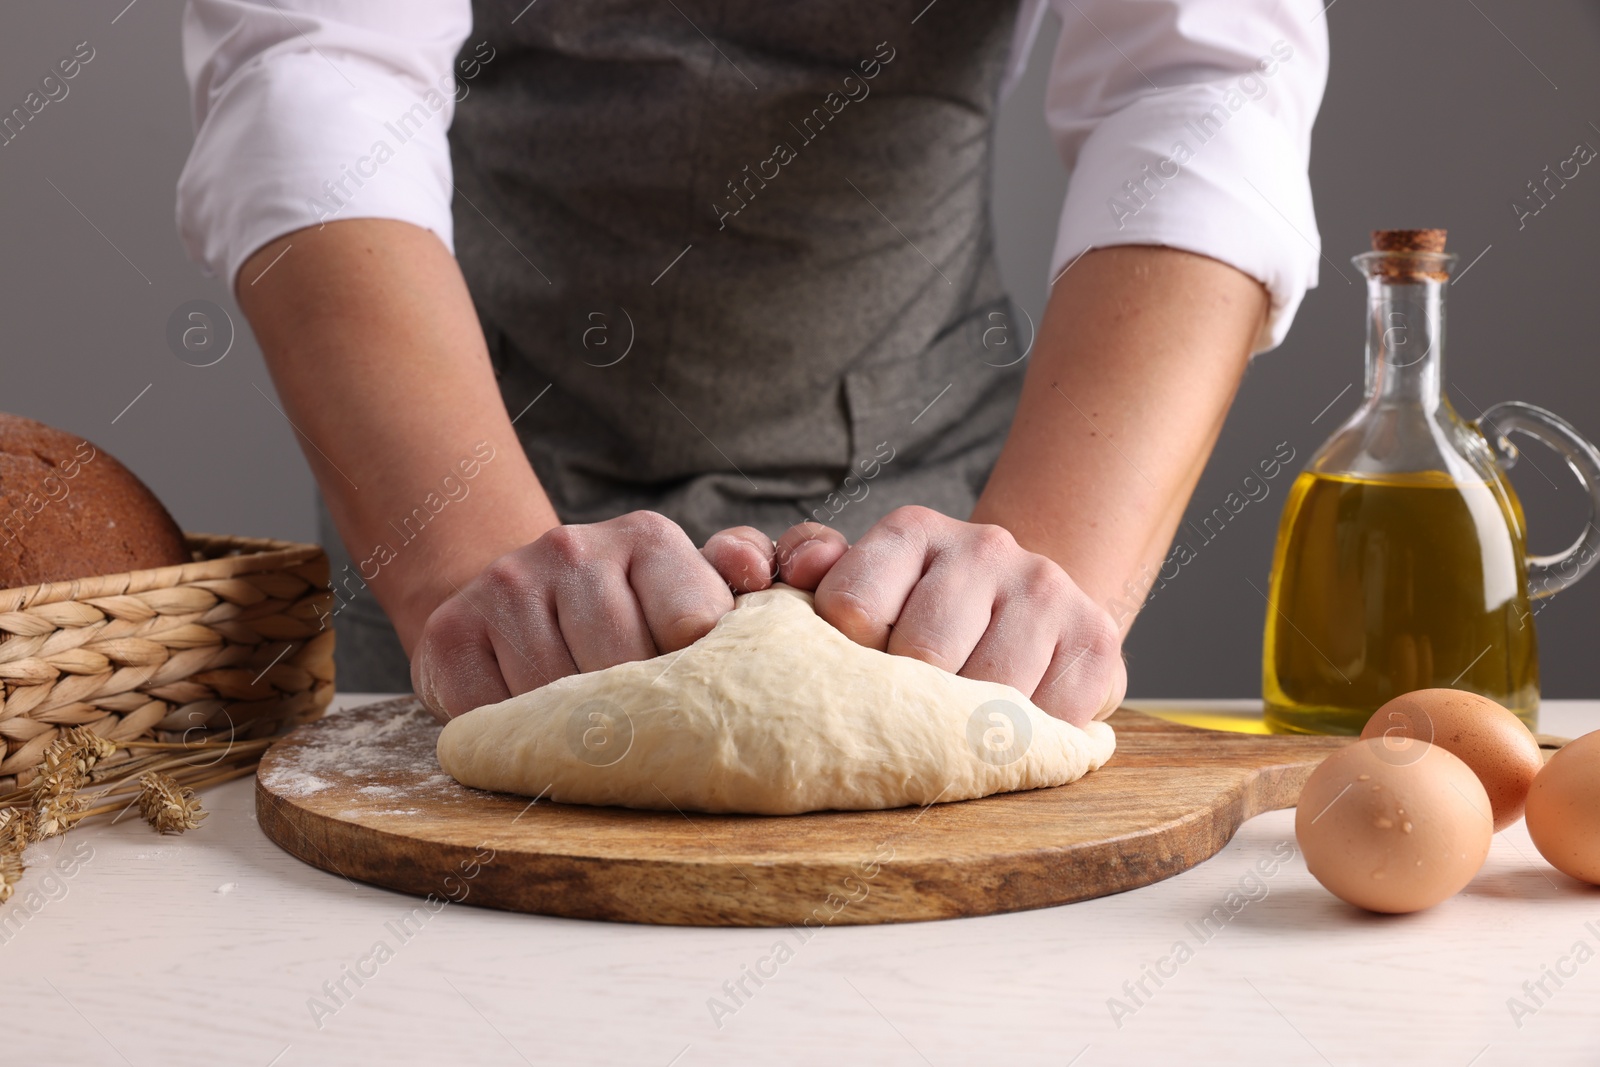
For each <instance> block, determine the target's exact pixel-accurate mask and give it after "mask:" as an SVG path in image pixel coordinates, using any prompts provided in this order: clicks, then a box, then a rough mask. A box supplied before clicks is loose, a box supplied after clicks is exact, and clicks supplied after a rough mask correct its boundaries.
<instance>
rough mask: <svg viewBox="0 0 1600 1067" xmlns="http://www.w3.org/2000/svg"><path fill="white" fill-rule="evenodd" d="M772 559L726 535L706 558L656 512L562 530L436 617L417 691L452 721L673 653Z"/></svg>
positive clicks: (518, 554) (759, 542) (421, 646)
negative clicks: (572, 679)
mask: <svg viewBox="0 0 1600 1067" xmlns="http://www.w3.org/2000/svg"><path fill="white" fill-rule="evenodd" d="M771 554H772V542H771V541H770V540H769V539H767V538H765V537H762V536H761V535H760V534H759V533H756V532H755V531H754V530H748V529H740V530H736V531H725V532H724V533H722V534H718V535H717V536H716V537H715V538H713V539H712V543H708V545H707V548H706V553H705V554H704V555H702V554H701V552H699V551H698V550H696V549H695V547H694V543H693V542H691V541H690V540H689V536H688V535H687V534H685V533H684V532H683V530H682V529H680V528H679V526H678V525H677V524H676V523H674V522H673V521H672V520H670V519H668V518H666V517H664V516H662V515H658V514H656V513H655V512H650V511H636V512H633V513H632V514H630V515H623V516H622V517H620V518H616V519H610V520H608V521H606V522H597V523H593V524H591V525H586V526H581V525H574V526H557V527H555V528H553V529H551V530H550V531H549V532H547V533H546V534H544V536H542V537H540V538H539V539H538V540H537V541H534V542H533V543H532V544H529V545H525V546H524V547H522V548H519V549H516V550H515V551H513V552H509V553H507V554H506V555H504V556H501V557H500V558H499V559H497V560H495V561H494V562H493V563H491V564H489V566H487V567H485V568H484V569H483V571H482V573H480V574H479V575H478V576H477V577H476V578H474V579H472V580H471V581H470V582H467V583H466V584H465V585H463V586H460V587H458V588H457V589H456V592H455V593H454V595H452V596H450V597H449V598H448V599H446V600H445V601H444V602H443V603H442V604H440V605H439V607H438V608H436V609H435V610H434V612H433V614H431V615H430V616H429V617H428V621H427V623H426V625H425V626H424V627H423V630H422V637H421V639H420V640H419V641H418V642H417V647H416V649H415V650H414V651H413V653H412V656H411V684H412V688H414V689H415V690H416V692H417V695H418V696H419V697H420V698H421V699H422V702H423V703H424V704H426V705H427V706H428V708H429V709H430V710H432V712H433V713H434V715H436V716H438V717H439V718H440V719H441V720H443V719H448V718H450V717H452V716H455V715H460V714H461V713H463V712H466V711H470V710H472V709H473V708H476V707H478V706H480V705H483V704H493V703H496V702H498V701H501V700H505V699H506V698H507V697H510V696H512V695H513V694H516V693H525V692H527V691H528V690H530V689H537V688H538V687H540V686H542V685H547V684H549V683H550V682H553V681H555V680H556V679H557V678H564V677H566V676H567V675H569V674H578V673H586V672H588V671H598V670H603V669H604V668H606V667H612V666H615V665H616V664H618V663H627V662H629V661H632V660H642V659H650V658H651V657H653V656H658V655H661V654H662V653H665V652H674V651H676V650H678V649H680V648H684V647H686V646H688V645H690V644H693V643H694V642H695V641H697V640H699V639H700V638H701V637H704V636H705V635H706V633H708V632H709V631H710V630H711V628H712V627H713V626H715V625H716V624H717V620H718V619H720V618H722V616H723V615H725V614H727V612H728V611H729V610H731V609H732V608H733V593H732V592H731V591H730V589H729V585H730V583H731V584H733V585H734V586H735V587H736V588H739V589H741V591H742V590H743V589H745V588H746V586H745V585H744V584H743V579H742V574H743V572H746V571H749V570H750V569H751V567H752V564H756V566H755V568H754V569H755V571H756V572H758V573H759V572H760V566H761V565H764V560H765V559H767V558H770V557H771ZM712 560H716V561H718V563H719V564H720V565H721V566H723V567H725V568H726V569H727V570H726V573H727V574H728V575H730V576H729V577H724V576H723V574H720V573H718V566H717V565H714V564H713V562H712ZM766 573H767V574H770V571H768V572H766Z"/></svg>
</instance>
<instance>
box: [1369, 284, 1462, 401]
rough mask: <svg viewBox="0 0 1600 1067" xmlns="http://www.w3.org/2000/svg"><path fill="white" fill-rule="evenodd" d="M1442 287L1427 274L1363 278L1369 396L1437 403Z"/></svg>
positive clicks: (1441, 347)
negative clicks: (1400, 279) (1408, 277)
mask: <svg viewBox="0 0 1600 1067" xmlns="http://www.w3.org/2000/svg"><path fill="white" fill-rule="evenodd" d="M1444 287H1445V283H1444V282H1442V281H1436V280H1433V279H1431V278H1417V279H1416V280H1412V281H1405V282H1396V281H1394V280H1393V279H1391V278H1384V277H1381V276H1370V275H1369V276H1368V278H1367V380H1366V389H1367V401H1368V403H1369V404H1373V405H1376V406H1380V407H1384V406H1397V405H1415V406H1418V407H1421V408H1422V409H1423V410H1424V411H1433V410H1434V409H1436V408H1437V407H1438V406H1439V400H1440V396H1441V383H1442V378H1443V371H1444Z"/></svg>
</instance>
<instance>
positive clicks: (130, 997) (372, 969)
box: [0, 694, 1600, 1067]
mask: <svg viewBox="0 0 1600 1067" xmlns="http://www.w3.org/2000/svg"><path fill="white" fill-rule="evenodd" d="M382 696H383V694H347V695H344V696H342V697H340V698H339V701H338V702H337V705H336V706H351V705H354V704H358V703H366V702H369V701H371V700H374V699H380V698H381V697H382ZM1128 703H1129V706H1131V707H1137V708H1140V709H1143V710H1160V709H1162V708H1163V707H1165V708H1169V709H1170V708H1171V707H1172V706H1174V705H1177V704H1178V702H1158V701H1137V700H1135V701H1129V702H1128ZM1180 706H1182V707H1187V708H1209V709H1211V710H1214V711H1222V712H1228V711H1237V712H1240V713H1246V712H1247V711H1248V709H1249V708H1250V707H1251V705H1250V703H1249V702H1244V701H1236V702H1214V701H1213V702H1202V701H1194V702H1183V703H1182V704H1181V705H1180ZM1541 729H1543V730H1544V731H1545V732H1547V733H1556V734H1565V735H1566V736H1569V737H1571V736H1576V735H1578V734H1581V733H1584V732H1587V731H1589V730H1594V729H1600V701H1547V702H1546V703H1545V705H1544V709H1543V712H1542V718H1541ZM252 788H253V784H252V783H251V782H250V781H249V780H248V779H247V780H242V781H237V782H231V783H228V784H226V785H224V786H221V787H218V788H216V789H213V790H210V791H208V792H207V793H206V794H205V806H206V807H207V809H209V810H210V812H211V816H210V818H209V819H208V820H207V821H206V823H205V825H204V827H203V828H202V829H200V830H198V831H195V832H193V833H190V834H188V835H186V836H184V837H159V836H156V835H154V834H153V833H151V832H150V831H149V829H148V828H147V827H146V826H145V825H144V824H143V823H140V822H137V821H135V820H132V819H124V820H123V821H122V822H120V823H119V824H117V825H115V826H98V827H94V828H86V829H84V830H80V831H77V832H75V833H73V834H71V835H69V836H68V837H66V838H65V839H58V840H56V841H52V842H48V843H46V844H45V845H43V846H35V847H34V853H33V857H34V859H35V861H36V862H35V863H34V864H33V865H32V867H31V869H30V871H29V873H28V874H27V876H26V877H25V878H24V880H23V882H22V883H21V885H20V886H19V890H20V891H19V893H18V895H17V897H16V898H14V899H13V900H12V902H11V903H10V904H8V905H5V906H4V907H3V908H0V974H3V975H4V979H3V980H4V984H5V1005H6V1008H7V1011H6V1013H5V1022H4V1023H3V1024H0V1061H3V1062H4V1063H6V1064H12V1063H17V1064H23V1063H35V1062H39V1063H54V1064H73V1065H75V1064H137V1065H141V1067H142V1065H145V1064H150V1065H160V1064H191V1063H192V1064H206V1065H210V1064H245V1065H252V1067H267V1065H269V1064H270V1065H277V1067H291V1065H299V1064H365V1063H387V1064H409V1063H430V1064H432V1063H456V1062H463V1063H466V1062H470V1063H475V1064H488V1065H494V1064H508V1065H511V1064H519V1063H526V1064H538V1065H539V1067H545V1065H546V1064H569V1063H570V1064H588V1063H595V1064H638V1065H641V1067H668V1065H673V1067H694V1065H699V1064H713V1063H728V1064H733V1063H738V1064H756V1065H758V1067H772V1065H778V1064H790V1063H794V1064H813V1063H862V1064H889V1065H894V1064H906V1065H918V1064H931V1065H938V1067H945V1065H957V1064H963V1065H964V1064H998V1063H1005V1064H1015V1065H1025V1064H1051V1065H1058V1067H1059V1065H1066V1064H1075V1065H1079V1067H1097V1065H1100V1064H1139V1063H1151V1064H1189V1063H1227V1064H1258V1063H1270V1064H1337V1065H1340V1067H1343V1065H1346V1064H1366V1063H1370V1064H1393V1063H1401V1062H1404V1063H1406V1064H1408V1065H1409V1064H1443V1065H1448V1067H1469V1065H1471V1067H1490V1065H1499V1064H1528V1063H1537V1064H1541V1065H1545V1064H1569V1063H1570V1064H1580V1063H1581V1064H1595V1063H1600V962H1594V960H1595V959H1597V958H1600V889H1597V888H1594V887H1590V886H1584V885H1582V884H1580V883H1578V882H1575V881H1573V880H1571V879H1569V878H1567V877H1565V876H1564V875H1561V874H1560V873H1558V872H1556V871H1555V870H1553V869H1552V868H1550V867H1549V866H1548V865H1546V864H1545V863H1544V862H1543V860H1541V859H1540V858H1539V856H1538V854H1537V853H1536V852H1535V851H1534V849H1533V846H1532V844H1531V843H1530V842H1529V840H1528V836H1527V833H1526V831H1525V830H1524V828H1523V827H1522V825H1521V824H1518V825H1517V826H1515V827H1512V828H1511V829H1510V830H1507V831H1506V832H1505V833H1503V834H1500V835H1499V836H1498V837H1497V838H1496V839H1495V843H1494V848H1493V850H1492V851H1491V852H1490V855H1489V860H1488V863H1487V864H1486V865H1485V867H1484V869H1483V871H1482V872H1481V873H1480V874H1479V875H1478V877H1477V878H1476V879H1475V880H1474V881H1473V883H1472V884H1471V885H1470V886H1468V887H1467V889H1466V890H1465V891H1464V892H1463V893H1462V894H1461V895H1460V896H1458V897H1456V898H1455V899H1453V900H1450V901H1447V902H1445V903H1444V904H1442V905H1440V906H1439V907H1437V908H1435V909H1433V910H1432V911H1428V912H1423V913H1421V914H1418V915H1412V916H1398V917H1392V916H1391V917H1380V916H1375V915H1369V914H1367V913H1364V912H1360V911H1357V910H1355V909H1353V908H1350V907H1348V906H1346V905H1344V904H1342V903H1340V902H1339V901H1338V900H1335V899H1334V898H1333V897H1331V896H1329V895H1328V894H1327V893H1326V892H1324V891H1323V889H1322V888H1321V887H1320V886H1318V885H1317V884H1316V882H1315V881H1314V880H1313V879H1312V878H1311V876H1310V875H1309V874H1308V873H1307V872H1306V870H1305V866H1304V864H1303V863H1302V862H1301V860H1300V859H1299V857H1298V855H1297V854H1296V853H1294V852H1293V851H1292V849H1293V844H1294V829H1293V812H1292V811H1280V812H1272V813H1269V814H1267V815H1263V816H1260V817H1258V818H1256V819H1254V820H1252V821H1251V822H1249V823H1247V824H1246V825H1245V827H1244V828H1243V829H1242V830H1241V831H1240V833H1239V835H1238V836H1237V837H1236V838H1235V839H1234V841H1233V843H1232V844H1230V845H1229V846H1228V847H1227V848H1226V849H1224V850H1223V851H1222V852H1221V853H1219V854H1218V855H1217V856H1215V857H1214V858H1212V859H1211V860H1209V861H1207V862H1205V863H1203V864H1201V865H1200V866H1199V867H1197V868H1195V869H1193V870H1191V871H1188V872H1186V873H1184V874H1182V875H1179V876H1178V877H1176V878H1173V879H1170V880H1168V881H1166V882H1162V883H1159V884H1157V885H1153V886H1149V887H1147V888H1144V889H1138V890H1134V891H1132V892H1129V893H1124V894H1121V895H1118V896H1113V897H1106V898H1102V899H1098V900H1091V901H1086V902H1083V903H1079V904H1072V905H1067V906H1064V907H1058V908H1052V909H1047V910H1042V911H1033V912H1023V913H1018V914H1010V915H998V916H993V917H986V918H978V919H962V920H952V921H944V922H934V923H917V924H910V925H894V926H875V927H861V926H857V927H846V926H834V927H828V928H825V929H821V930H816V931H810V930H807V931H794V930H784V929H778V930H773V929H727V928H724V929H686V928H673V927H644V926H626V925H611V924H605V923H594V922H584V921H577V920H568V919H552V918H544V917H540V916H532V915H519V914H511V913H506V912H497V911H490V910H487V909H482V908H474V907H471V906H470V899H471V892H470V887H471V877H470V874H469V873H465V872H464V873H463V877H462V878H461V879H460V880H459V881H458V883H457V885H458V886H459V887H460V888H459V889H457V890H454V891H453V892H454V893H455V895H458V896H461V895H464V897H465V900H466V901H467V902H468V903H467V904H459V903H451V902H450V901H449V900H447V899H445V898H440V899H438V900H437V901H435V902H434V903H432V904H428V903H426V902H423V901H420V900H418V899H415V898H410V897H406V896H403V895H401V894H398V893H393V892H390V891H387V890H382V889H374V888H371V887H368V886H364V885H356V884H352V883H350V882H347V881H345V880H343V879H341V878H340V877H338V876H337V875H332V874H325V873H323V872H322V871H319V870H315V869H313V868H311V867H308V866H306V865H305V864H302V863H300V862H299V861H298V860H295V859H293V858H292V857H290V856H289V855H288V854H286V853H284V852H282V851H280V850H279V849H278V848H277V847H276V846H274V845H273V844H271V843H270V842H268V841H267V840H266V838H265V837H263V836H262V834H261V833H260V831H259V830H258V829H257V828H256V826H255V824H254V821H253V820H254V817H255V812H254V803H253V799H252ZM1262 871H1270V873H1269V874H1266V875H1263V874H1262V873H1261V872H1262ZM32 891H37V892H36V893H33V892H32ZM29 899H31V900H32V901H33V903H34V905H35V907H34V908H33V909H32V910H29V908H28V907H27V906H26V902H27V901H28V900H29ZM19 904H21V906H19ZM1525 982H1527V983H1531V985H1530V986H1529V987H1525V986H1524V983H1525ZM1541 982H1542V989H1541V987H1540V983H1541ZM741 984H742V986H743V991H741V989H740V985H741Z"/></svg>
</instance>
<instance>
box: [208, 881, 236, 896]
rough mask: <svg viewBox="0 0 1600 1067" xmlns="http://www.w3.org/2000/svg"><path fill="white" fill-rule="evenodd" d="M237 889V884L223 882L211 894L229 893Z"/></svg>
mask: <svg viewBox="0 0 1600 1067" xmlns="http://www.w3.org/2000/svg"><path fill="white" fill-rule="evenodd" d="M238 888H239V883H238V882H223V883H222V884H221V885H219V886H217V888H216V889H213V890H212V892H213V893H231V892H233V891H234V890H235V889H238Z"/></svg>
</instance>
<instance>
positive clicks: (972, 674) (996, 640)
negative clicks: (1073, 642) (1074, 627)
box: [959, 592, 1061, 696]
mask: <svg viewBox="0 0 1600 1067" xmlns="http://www.w3.org/2000/svg"><path fill="white" fill-rule="evenodd" d="M1060 637H1061V608H1060V605H1059V603H1053V602H1052V601H1051V599H1050V598H1049V596H1048V595H1047V594H1044V595H1032V596H1030V595H1026V594H1018V593H1015V592H1009V593H1008V592H1002V593H1001V594H1000V595H999V596H998V597H997V598H996V600H995V605H994V613H993V616H992V617H991V618H990V620H989V628H988V630H986V631H985V632H984V634H983V637H982V639H980V640H979V641H978V644H977V647H975V648H974V649H973V650H972V654H971V655H969V656H968V657H967V662H966V663H965V664H964V665H963V666H962V668H961V670H960V672H959V673H960V674H961V676H962V677H964V678H975V679H979V680H981V681H985V682H1000V683H1002V684H1004V685H1009V686H1011V687H1012V688H1013V689H1016V690H1019V691H1020V692H1022V693H1024V694H1026V695H1030V696H1031V695H1032V694H1033V693H1034V691H1035V690H1037V689H1038V688H1039V683H1040V682H1041V681H1043V680H1044V678H1045V671H1047V670H1049V668H1050V661H1051V660H1052V659H1053V658H1054V656H1055V647H1056V643H1057V642H1058V641H1059V640H1060Z"/></svg>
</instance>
